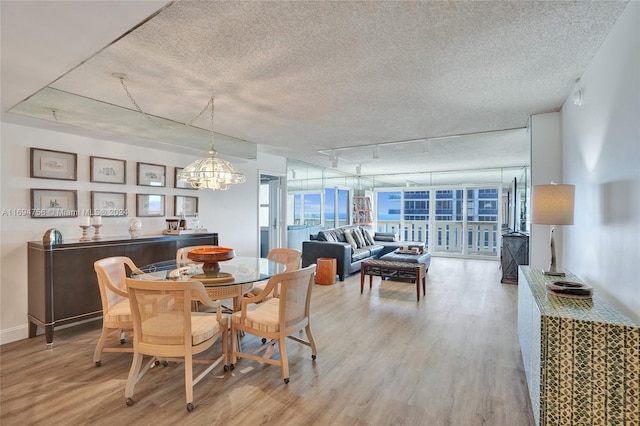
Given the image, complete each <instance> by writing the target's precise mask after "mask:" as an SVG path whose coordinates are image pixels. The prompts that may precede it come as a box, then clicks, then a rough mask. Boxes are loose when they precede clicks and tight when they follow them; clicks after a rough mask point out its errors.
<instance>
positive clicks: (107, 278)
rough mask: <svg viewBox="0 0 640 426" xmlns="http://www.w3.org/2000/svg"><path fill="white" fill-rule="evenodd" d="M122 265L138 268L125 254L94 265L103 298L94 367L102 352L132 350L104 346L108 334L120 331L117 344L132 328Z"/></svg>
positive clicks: (122, 341) (98, 364) (98, 362)
mask: <svg viewBox="0 0 640 426" xmlns="http://www.w3.org/2000/svg"><path fill="white" fill-rule="evenodd" d="M125 266H126V267H128V268H129V269H130V270H131V271H133V270H136V269H137V267H136V265H135V264H134V263H133V261H132V260H131V259H129V258H128V257H126V256H115V257H107V258H105V259H100V260H97V261H95V262H94V264H93V268H94V270H95V271H96V277H97V278H98V287H99V288H100V298H101V299H102V332H101V333H100V338H99V339H98V344H97V345H96V349H95V351H94V353H93V362H94V363H95V365H96V367H99V366H100V365H101V363H102V361H101V359H100V358H101V355H102V352H133V348H131V347H107V348H105V347H104V345H105V343H106V341H107V338H108V337H109V335H110V334H112V333H114V332H116V331H119V332H120V343H121V344H124V343H125V342H126V336H125V331H126V330H131V329H132V328H133V322H132V319H131V308H130V307H129V294H128V293H127V287H126V284H125V278H126V276H127V271H126V268H125Z"/></svg>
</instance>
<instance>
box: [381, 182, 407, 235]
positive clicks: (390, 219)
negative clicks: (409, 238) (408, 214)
mask: <svg viewBox="0 0 640 426" xmlns="http://www.w3.org/2000/svg"><path fill="white" fill-rule="evenodd" d="M401 201H402V192H400V191H394V192H378V204H377V206H378V207H377V219H378V231H379V232H394V233H397V232H398V230H399V229H400V218H401V216H400V208H401V207H402V204H401Z"/></svg>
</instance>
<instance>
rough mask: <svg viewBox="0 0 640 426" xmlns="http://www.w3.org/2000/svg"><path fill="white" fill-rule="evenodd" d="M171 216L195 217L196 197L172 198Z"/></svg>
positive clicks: (196, 210) (177, 196) (179, 196)
mask: <svg viewBox="0 0 640 426" xmlns="http://www.w3.org/2000/svg"><path fill="white" fill-rule="evenodd" d="M173 198H174V203H173V207H174V208H173V214H174V215H175V216H182V214H183V213H184V215H185V216H195V214H196V213H197V212H198V197H184V196H182V195H176V196H174V197H173Z"/></svg>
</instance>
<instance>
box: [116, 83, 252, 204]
mask: <svg viewBox="0 0 640 426" xmlns="http://www.w3.org/2000/svg"><path fill="white" fill-rule="evenodd" d="M113 75H114V77H116V78H118V79H120V84H122V87H123V88H124V90H125V92H126V93H127V96H128V97H129V100H130V101H131V103H132V104H133V106H134V107H135V108H136V110H137V111H138V112H140V113H141V114H142V115H143V116H144V117H145V118H146V119H147V120H149V121H151V117H150V116H149V115H148V114H147V113H145V112H144V111H143V110H142V108H140V106H139V105H138V103H137V102H136V101H135V99H133V96H132V95H131V93H130V92H129V89H128V88H127V85H126V84H125V82H124V80H125V79H126V78H127V76H126V74H122V73H113ZM209 107H211V147H210V148H209V156H208V157H205V158H201V159H200V160H196V161H194V162H193V163H191V164H189V165H188V166H186V167H185V168H184V169H182V171H180V172H179V173H178V175H177V176H176V179H178V180H181V181H184V182H187V183H188V184H189V185H191V186H192V187H193V188H196V189H211V190H214V191H226V190H228V189H229V188H230V187H231V185H233V184H236V183H244V181H245V177H244V175H243V174H242V173H240V172H239V171H238V170H236V168H235V167H233V165H232V164H231V163H229V162H228V161H225V160H222V159H220V158H218V157H216V154H217V153H218V151H216V150H215V148H214V143H213V142H214V141H213V138H214V135H215V133H214V132H213V118H214V113H215V107H214V97H213V96H211V99H209V102H208V103H207V105H205V107H204V108H203V109H202V111H200V112H199V113H198V114H197V115H196V116H195V117H193V118H192V119H191V120H189V121H188V122H187V123H185V124H184V126H190V125H191V124H193V122H194V121H196V120H197V119H198V118H199V117H200V116H201V115H202V114H203V113H204V112H205V111H206V110H207V109H208V108H209Z"/></svg>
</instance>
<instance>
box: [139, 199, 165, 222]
mask: <svg viewBox="0 0 640 426" xmlns="http://www.w3.org/2000/svg"><path fill="white" fill-rule="evenodd" d="M136 216H138V217H151V216H164V195H160V194H136Z"/></svg>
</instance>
